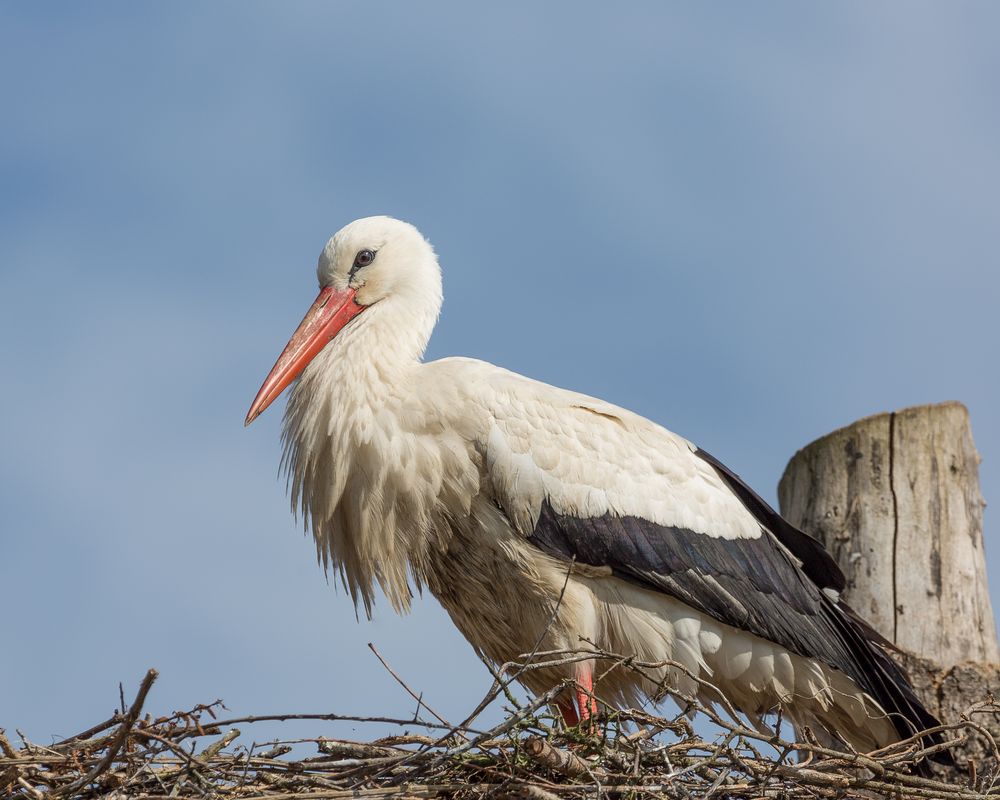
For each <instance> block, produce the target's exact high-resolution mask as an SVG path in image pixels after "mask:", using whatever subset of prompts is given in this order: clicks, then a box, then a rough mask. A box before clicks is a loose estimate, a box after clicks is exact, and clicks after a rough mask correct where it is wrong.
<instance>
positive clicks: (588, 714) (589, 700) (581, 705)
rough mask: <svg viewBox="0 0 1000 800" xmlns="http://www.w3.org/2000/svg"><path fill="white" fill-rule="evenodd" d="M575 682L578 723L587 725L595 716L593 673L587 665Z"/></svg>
mask: <svg viewBox="0 0 1000 800" xmlns="http://www.w3.org/2000/svg"><path fill="white" fill-rule="evenodd" d="M576 682H577V687H576V692H575V694H576V707H577V708H578V709H579V712H580V722H581V723H589V722H590V720H592V719H593V718H594V717H596V716H597V701H596V700H595V699H594V673H593V671H592V670H591V668H590V665H589V664H588V665H586V666H584V668H583V669H582V670H581V672H580V676H579V677H578V678H577V680H576Z"/></svg>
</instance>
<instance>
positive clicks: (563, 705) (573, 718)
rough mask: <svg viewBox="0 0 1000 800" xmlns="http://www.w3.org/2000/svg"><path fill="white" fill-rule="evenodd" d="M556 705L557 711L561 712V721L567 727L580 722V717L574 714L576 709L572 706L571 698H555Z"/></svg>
mask: <svg viewBox="0 0 1000 800" xmlns="http://www.w3.org/2000/svg"><path fill="white" fill-rule="evenodd" d="M556 707H557V708H558V709H559V713H560V714H562V718H563V722H565V723H566V727H567V728H572V727H574V726H575V725H579V724H580V718H579V717H578V716H577V715H576V709H575V708H573V701H572V700H556Z"/></svg>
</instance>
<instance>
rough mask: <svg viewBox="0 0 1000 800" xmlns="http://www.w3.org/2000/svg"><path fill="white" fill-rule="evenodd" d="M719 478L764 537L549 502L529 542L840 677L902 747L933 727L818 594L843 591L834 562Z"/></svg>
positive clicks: (843, 612) (837, 609) (847, 619)
mask: <svg viewBox="0 0 1000 800" xmlns="http://www.w3.org/2000/svg"><path fill="white" fill-rule="evenodd" d="M710 463H712V464H713V466H715V465H716V463H717V462H715V461H714V459H713V460H712V461H711V462H710ZM716 469H719V467H716ZM721 474H723V476H724V477H725V476H727V475H728V476H731V478H727V483H729V485H730V487H731V488H733V491H735V492H736V494H737V495H738V496H739V497H740V499H741V500H742V501H743V502H744V504H745V505H746V506H747V508H748V509H749V510H750V511H751V512H752V513H754V515H755V516H756V517H757V519H758V520H759V521H761V522H762V525H761V535H760V536H759V537H757V538H755V539H723V538H721V537H713V536H710V535H707V534H704V533H696V532H694V531H690V530H686V529H684V528H677V527H671V526H665V525H659V524H657V523H654V522H651V521H649V520H647V519H643V518H641V517H635V516H618V515H615V514H610V513H609V514H604V515H602V516H600V517H586V518H583V517H574V516H570V515H564V514H558V513H556V511H555V509H554V508H553V507H552V504H551V503H550V502H549V501H548V499H546V500H545V501H543V503H542V507H541V510H540V512H539V516H538V520H537V522H536V523H535V528H534V530H533V531H532V533H531V535H530V536H529V537H528V541H529V542H530V543H532V544H533V545H535V546H536V547H538V548H539V549H540V550H542V551H544V552H546V553H548V554H549V555H552V556H555V557H558V558H562V559H565V560H568V561H577V562H580V563H583V564H588V565H591V566H601V567H610V568H611V570H612V574H614V575H615V576H617V577H619V578H621V579H623V580H626V581H629V582H631V583H634V584H637V585H640V586H643V587H644V588H647V589H651V590H654V591H660V592H663V593H665V594H668V595H670V596H672V597H675V598H677V599H678V600H681V601H682V602H684V603H686V604H688V605H689V606H691V607H692V608H695V609H698V610H699V611H701V612H703V613H705V614H708V615H709V616H711V617H713V618H714V619H717V620H719V621H720V622H723V623H725V624H727V625H731V626H733V627H735V628H739V629H740V630H745V631H748V632H749V633H752V634H754V635H756V636H759V637H761V638H763V639H767V640H769V641H772V642H775V643H777V644H779V645H781V646H782V647H785V648H787V649H788V650H790V651H791V652H793V653H797V654H798V655H801V656H804V657H806V658H815V659H818V660H820V661H822V662H823V663H825V664H827V665H829V666H831V667H834V668H836V669H838V670H840V671H841V672H843V673H845V674H846V675H847V676H849V677H850V678H851V679H852V680H854V681H855V683H857V684H858V686H860V687H861V688H862V689H863V690H864V691H866V692H868V694H870V695H871V696H872V697H873V698H874V699H875V700H876V701H877V702H878V703H879V705H881V706H882V708H884V709H885V710H886V712H887V713H888V714H890V716H891V719H892V722H893V726H894V727H895V728H896V730H897V732H898V733H899V735H900V737H901V738H905V737H907V736H910V735H912V733H913V731H914V730H923V729H925V728H927V727H931V726H933V725H935V724H937V720H936V719H935V718H934V717H933V715H931V714H930V713H929V712H928V711H927V710H926V709H925V708H924V707H923V705H922V704H921V703H920V701H919V700H918V699H917V697H916V695H915V694H914V693H913V689H912V688H911V687H910V684H909V682H908V681H907V679H906V676H905V674H904V673H903V672H902V670H901V669H900V668H899V667H898V666H896V664H895V663H894V662H893V661H892V660H891V659H890V658H889V657H888V655H886V653H885V652H884V651H883V650H882V649H881V647H879V640H880V639H881V637H879V636H878V635H877V634H875V632H874V631H872V630H871V628H870V627H869V626H868V625H867V624H861V623H860V622H859V621H858V620H857V618H856V615H855V614H854V613H853V612H851V611H850V609H847V608H846V607H841V604H839V603H838V602H837V601H835V600H834V599H832V598H831V597H829V596H828V595H827V594H826V593H824V592H823V591H822V588H836V589H839V588H843V585H844V580H843V573H842V572H841V571H840V569H839V568H838V567H837V565H836V563H835V562H833V559H832V557H831V556H830V555H829V554H827V553H826V551H825V550H823V548H822V546H821V545H819V543H818V542H816V541H815V540H814V539H812V538H811V537H809V536H807V535H806V534H804V533H802V532H801V531H799V530H798V529H796V528H794V527H793V526H791V525H790V524H789V523H787V522H785V521H784V520H783V519H782V518H781V517H780V516H779V515H778V514H777V512H776V511H774V509H772V508H771V507H770V506H769V505H767V503H765V502H764V501H763V500H761V499H760V497H759V496H758V495H756V494H755V493H753V491H752V490H750V489H749V487H746V484H744V483H743V482H742V481H740V480H739V479H738V478H736V477H735V475H733V473H731V472H729V471H728V470H727V471H726V472H723V473H721ZM732 481H735V482H736V485H738V486H741V487H744V491H737V490H736V488H735V487H734V485H733V483H732ZM747 498H749V500H748V499H747ZM762 517H763V519H762ZM764 520H766V524H765V522H764ZM772 525H773V526H775V527H779V528H780V529H781V531H782V535H778V534H777V533H772V531H771V526H772ZM790 554H791V555H790ZM793 556H794V559H798V560H799V561H801V565H800V564H799V563H797V562H796V560H794V559H793ZM929 738H930V739H931V741H937V740H939V739H940V738H941V737H940V736H932V737H929Z"/></svg>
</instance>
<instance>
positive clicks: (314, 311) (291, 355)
mask: <svg viewBox="0 0 1000 800" xmlns="http://www.w3.org/2000/svg"><path fill="white" fill-rule="evenodd" d="M355 294H356V291H355V290H354V289H346V290H344V291H338V290H337V289H333V288H331V287H329V286H327V287H325V288H323V289H321V290H320V293H319V296H318V297H317V298H316V302H314V303H313V304H312V308H310V309H309V311H308V312H307V313H306V315H305V317H303V318H302V322H300V323H299V327H298V328H296V329H295V333H293V334H292V338H291V339H289V340H288V344H286V345H285V349H284V350H282V351H281V355H280V356H278V360H277V361H276V362H275V363H274V366H273V367H272V368H271V372H270V374H269V375H268V376H267V378H265V379H264V384H263V385H262V386H261V387H260V391H259V392H257V396H256V397H255V398H254V400H253V405H251V406H250V410H249V411H248V412H247V418H246V421H245V422H244V423H243V424H244V425H249V424H250V423H251V422H253V421H254V420H255V419H257V417H259V416H260V415H261V414H262V413H263V412H264V409H265V408H267V407H268V406H269V405H271V403H273V402H274V400H275V399H276V398H277V397H278V395H279V394H281V393H282V392H283V391H284V389H285V387H286V386H288V384H290V383H291V382H292V381H294V380H295V379H296V378H297V377H298V376H299V373H300V372H302V370H304V369H305V368H306V365H307V364H308V363H309V362H310V361H312V360H313V359H314V358H315V357H316V354H317V353H319V351H320V350H322V349H323V348H324V347H325V346H326V344H327V342H329V341H330V340H331V339H333V337H334V336H336V335H337V334H338V333H340V330H341V329H342V328H343V327H344V326H345V325H346V324H347V323H348V322H350V321H351V320H352V319H354V317H356V316H357V315H358V314H360V313H361V312H362V311H364V310H365V306H361V305H358V304H357V303H355V302H354V295H355Z"/></svg>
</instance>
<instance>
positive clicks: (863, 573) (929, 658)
mask: <svg viewBox="0 0 1000 800" xmlns="http://www.w3.org/2000/svg"><path fill="white" fill-rule="evenodd" d="M778 500H779V504H780V508H781V512H782V515H783V516H784V517H785V518H786V519H788V521H789V522H791V523H792V524H793V525H796V526H798V527H799V528H801V529H802V530H804V531H806V532H807V533H810V534H812V535H813V536H815V537H816V538H817V539H819V540H820V541H821V542H822V543H823V544H824V545H825V546H826V548H827V549H828V550H829V551H830V552H831V553H832V554H833V556H834V558H835V559H836V560H837V563H839V564H840V566H841V568H842V569H843V570H844V573H845V574H846V576H847V589H846V590H845V592H844V599H845V601H846V602H847V603H848V604H849V605H851V606H852V607H853V608H855V609H856V610H857V611H858V612H859V613H860V614H861V615H862V616H863V617H865V618H866V619H867V620H868V621H869V622H870V623H871V624H872V625H873V627H874V628H875V629H876V630H877V631H878V632H879V633H881V634H882V635H883V636H885V637H886V638H887V639H888V640H889V641H891V642H894V643H895V644H896V645H897V646H898V647H900V648H901V649H902V650H904V651H906V652H907V653H909V654H913V656H915V657H909V656H908V657H906V658H904V659H903V660H904V661H905V666H906V668H907V669H908V670H909V672H910V674H911V676H912V678H913V682H914V688H915V689H916V690H917V693H918V694H919V695H920V696H921V699H922V700H923V701H924V702H925V703H926V704H927V706H928V708H929V709H930V710H931V711H933V712H934V713H936V714H937V715H938V716H939V717H941V718H942V719H944V720H946V721H951V720H954V719H956V718H957V717H958V715H959V714H961V713H962V712H963V711H964V710H965V708H966V707H967V706H968V705H970V704H971V703H974V702H979V701H982V700H984V699H986V695H987V694H988V693H989V692H990V691H998V690H1000V664H998V663H997V662H1000V647H998V644H997V630H996V623H995V621H994V618H993V610H992V607H991V604H990V597H989V591H988V587H987V582H986V560H985V557H984V553H983V506H984V503H983V498H982V495H981V494H980V491H979V454H978V453H977V452H976V447H975V444H974V443H973V440H972V429H971V426H970V424H969V414H968V411H967V410H966V408H965V406H963V405H962V404H961V403H954V402H951V403H942V404H940V405H929V406H917V407H915V408H908V409H904V410H903V411H897V412H894V413H891V414H879V415H876V416H873V417H867V418H866V419H862V420H860V421H858V422H855V423H854V424H853V425H850V426H848V427H846V428H842V429H840V430H837V431H834V432H833V433H831V434H829V435H827V436H824V437H823V438H821V439H818V440H817V441H815V442H813V443H812V444H810V445H808V446H806V447H804V448H803V449H802V450H800V451H799V452H798V453H796V454H795V456H794V457H793V458H792V460H791V461H790V462H789V464H788V466H787V467H786V469H785V474H784V475H783V476H782V478H781V482H780V484H779V486H778Z"/></svg>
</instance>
